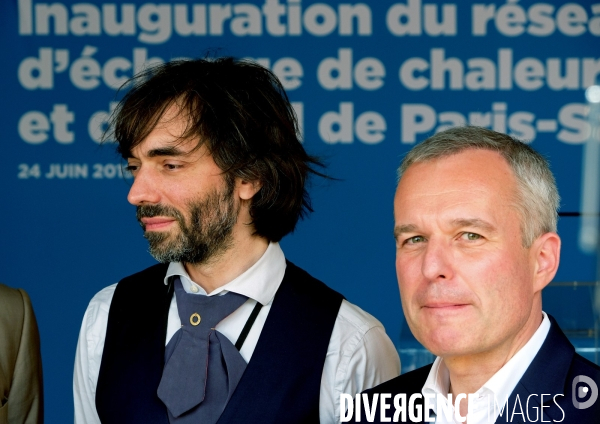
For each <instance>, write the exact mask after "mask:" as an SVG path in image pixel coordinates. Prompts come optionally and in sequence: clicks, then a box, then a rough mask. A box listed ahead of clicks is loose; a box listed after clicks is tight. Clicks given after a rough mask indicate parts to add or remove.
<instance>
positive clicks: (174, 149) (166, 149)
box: [147, 146, 188, 158]
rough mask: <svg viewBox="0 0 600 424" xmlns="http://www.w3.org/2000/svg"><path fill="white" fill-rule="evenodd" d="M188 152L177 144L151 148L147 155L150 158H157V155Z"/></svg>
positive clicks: (173, 154)
mask: <svg viewBox="0 0 600 424" xmlns="http://www.w3.org/2000/svg"><path fill="white" fill-rule="evenodd" d="M187 154H188V152H185V151H183V150H181V149H178V148H177V147H175V146H171V147H160V148H157V149H152V150H149V151H148V153H147V156H148V157H149V158H155V157H157V156H186V155H187Z"/></svg>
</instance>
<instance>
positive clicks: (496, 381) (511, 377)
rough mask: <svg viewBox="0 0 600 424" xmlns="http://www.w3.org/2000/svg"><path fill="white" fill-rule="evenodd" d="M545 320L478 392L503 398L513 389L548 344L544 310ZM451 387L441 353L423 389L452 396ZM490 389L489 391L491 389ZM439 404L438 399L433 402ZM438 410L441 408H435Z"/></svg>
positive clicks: (548, 329) (548, 322)
mask: <svg viewBox="0 0 600 424" xmlns="http://www.w3.org/2000/svg"><path fill="white" fill-rule="evenodd" d="M542 315H543V318H542V323H541V324H540V326H539V327H538V329H537V330H536V332H535V333H534V334H533V336H532V337H531V338H530V339H529V341H528V342H527V343H525V345H524V346H523V347H522V348H521V349H520V350H519V351H518V352H517V353H516V354H515V355H514V356H513V357H512V358H510V360H509V361H508V362H507V363H506V364H504V366H503V367H502V368H500V369H499V370H498V371H497V372H496V374H494V375H493V376H492V377H491V378H490V379H489V380H488V381H487V382H486V383H485V384H484V385H483V386H482V387H481V388H480V389H479V390H478V391H477V392H476V393H477V394H483V393H484V392H488V391H489V392H492V393H493V394H494V396H496V399H498V400H499V401H503V400H504V399H506V397H507V396H510V394H511V393H512V392H513V390H514V389H515V387H516V386H517V383H518V382H519V381H520V380H521V377H523V374H525V371H527V368H529V365H531V362H533V358H535V355H537V353H538V351H539V350H540V348H541V347H542V344H544V340H546V337H547V336H548V332H549V331H550V320H549V319H548V315H546V313H545V312H543V311H542ZM449 389H450V372H449V371H448V368H447V367H446V364H445V363H444V360H443V359H442V358H441V357H439V356H438V357H437V358H436V359H435V361H434V362H433V365H432V367H431V370H430V371H429V375H428V376H427V380H425V384H424V385H423V389H422V390H421V392H422V393H423V395H425V394H436V395H437V394H440V395H442V396H444V397H446V398H447V397H448V390H449ZM489 392H488V393H489ZM432 406H433V407H434V411H435V410H436V408H435V403H434V404H433V405H432ZM435 412H437V411H435Z"/></svg>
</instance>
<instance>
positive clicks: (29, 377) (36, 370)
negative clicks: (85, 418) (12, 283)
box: [0, 284, 44, 424]
mask: <svg viewBox="0 0 600 424" xmlns="http://www.w3.org/2000/svg"><path fill="white" fill-rule="evenodd" d="M43 421H44V416H43V397H42V358H41V356H40V336H39V334H38V329H37V324H36V321H35V316H34V315H33V309H32V307H31V302H30V300H29V296H27V293H25V291H23V290H21V289H12V288H10V287H7V286H5V285H3V284H0V424H7V423H10V424H22V423H26V424H38V423H42V422H43Z"/></svg>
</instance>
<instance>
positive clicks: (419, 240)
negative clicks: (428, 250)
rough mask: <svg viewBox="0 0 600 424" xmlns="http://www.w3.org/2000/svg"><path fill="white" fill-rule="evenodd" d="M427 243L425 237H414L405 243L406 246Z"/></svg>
mask: <svg viewBox="0 0 600 424" xmlns="http://www.w3.org/2000/svg"><path fill="white" fill-rule="evenodd" d="M424 241H425V237H423V236H414V237H411V238H409V239H406V241H405V242H404V244H417V243H423V242H424Z"/></svg>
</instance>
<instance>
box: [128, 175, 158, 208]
mask: <svg viewBox="0 0 600 424" xmlns="http://www.w3.org/2000/svg"><path fill="white" fill-rule="evenodd" d="M127 201H129V203H131V204H132V205H134V206H140V205H144V204H157V203H159V202H160V192H159V190H158V188H157V186H156V183H155V181H154V179H153V178H152V173H151V171H150V170H143V169H140V170H138V172H137V173H136V176H135V177H134V179H133V184H132V185H131V188H130V189H129V194H128V195H127Z"/></svg>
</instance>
